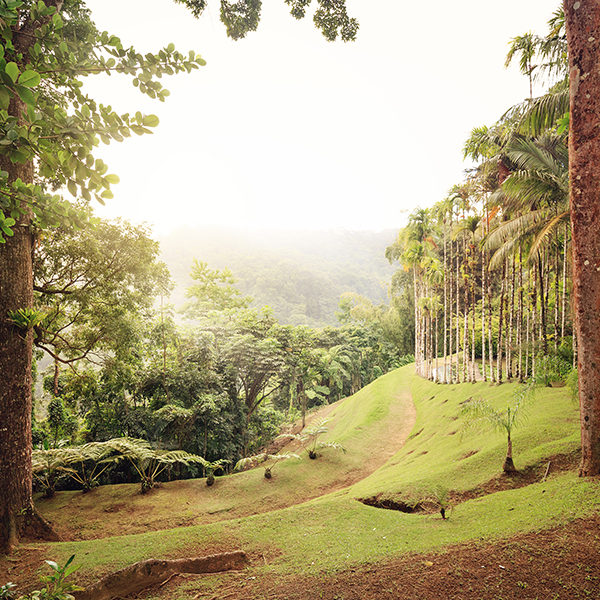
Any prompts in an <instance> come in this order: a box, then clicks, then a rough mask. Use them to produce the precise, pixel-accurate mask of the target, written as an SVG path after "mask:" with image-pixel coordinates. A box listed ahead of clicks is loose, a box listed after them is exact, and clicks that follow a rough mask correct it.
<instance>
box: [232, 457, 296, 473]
mask: <svg viewBox="0 0 600 600" xmlns="http://www.w3.org/2000/svg"><path fill="white" fill-rule="evenodd" d="M288 458H298V459H300V457H299V456H298V455H297V454H294V453H292V452H284V453H283V454H267V453H266V452H263V453H262V454H256V455H255V456H248V457H247V458H242V459H240V460H238V462H237V463H236V465H235V467H234V469H233V470H234V471H243V470H244V469H246V468H247V467H254V466H255V465H257V464H260V463H265V462H267V461H272V462H269V464H268V465H263V467H264V469H265V477H266V478H267V479H271V477H273V474H272V472H271V471H272V469H273V467H274V466H275V465H276V464H277V463H278V462H280V461H282V460H287V459H288Z"/></svg>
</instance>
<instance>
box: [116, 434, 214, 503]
mask: <svg viewBox="0 0 600 600" xmlns="http://www.w3.org/2000/svg"><path fill="white" fill-rule="evenodd" d="M105 444H107V445H109V446H110V447H112V448H113V449H114V450H116V451H117V452H118V453H119V454H120V457H121V458H126V459H128V460H129V462H130V463H131V465H132V466H133V468H134V469H135V470H136V471H137V473H138V475H139V476H140V478H141V480H142V494H146V493H147V492H149V491H150V490H151V489H152V488H153V487H154V486H155V485H156V478H157V477H158V476H159V475H160V474H161V473H162V472H163V471H164V470H165V469H167V468H169V467H171V466H173V465H174V464H178V463H179V464H184V465H190V464H192V463H198V464H201V465H203V466H204V467H206V465H207V464H209V463H208V461H206V460H205V459H204V458H202V457H201V456H196V455H195V454H189V453H188V452H184V451H183V450H161V449H160V448H153V447H152V445H151V444H150V443H149V442H147V441H145V440H136V439H133V438H127V437H123V438H115V439H112V440H109V441H108V442H105Z"/></svg>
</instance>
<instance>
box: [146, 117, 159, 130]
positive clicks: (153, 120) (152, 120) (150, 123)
mask: <svg viewBox="0 0 600 600" xmlns="http://www.w3.org/2000/svg"><path fill="white" fill-rule="evenodd" d="M159 123H160V120H159V118H158V117H157V116H156V115H146V116H145V117H144V120H143V125H145V126H146V127H156V126H157V125H158V124H159Z"/></svg>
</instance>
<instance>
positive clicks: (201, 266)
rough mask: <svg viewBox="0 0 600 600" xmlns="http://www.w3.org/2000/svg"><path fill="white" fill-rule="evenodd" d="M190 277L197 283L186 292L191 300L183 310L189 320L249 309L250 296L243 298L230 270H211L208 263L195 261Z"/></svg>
mask: <svg viewBox="0 0 600 600" xmlns="http://www.w3.org/2000/svg"><path fill="white" fill-rule="evenodd" d="M190 277H191V278H192V279H193V280H194V281H195V282H196V283H194V284H193V285H191V286H190V287H189V288H188V289H187V290H186V293H185V295H186V297H187V298H191V300H190V302H188V303H187V304H186V305H185V306H184V307H183V309H182V312H183V313H184V314H185V315H186V317H188V318H192V319H198V318H203V317H206V316H208V315H209V314H210V313H214V312H222V311H226V310H227V311H235V310H240V309H244V308H248V306H249V304H250V303H251V302H252V298H250V297H249V296H241V292H240V290H238V289H237V288H236V287H235V284H236V283H237V279H236V278H235V277H234V276H233V274H232V272H231V271H230V270H229V269H223V270H219V269H210V268H209V267H208V263H205V262H202V261H199V260H197V259H194V262H193V264H192V272H191V273H190Z"/></svg>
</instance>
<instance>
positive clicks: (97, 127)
mask: <svg viewBox="0 0 600 600" xmlns="http://www.w3.org/2000/svg"><path fill="white" fill-rule="evenodd" d="M0 8H1V9H2V15H1V16H2V20H1V21H0V36H1V38H2V41H1V44H0V307H2V309H1V310H2V314H1V315H0V372H2V374H3V385H2V388H1V390H0V412H1V413H2V414H3V415H10V422H5V425H4V426H3V427H2V428H1V429H0V488H1V489H2V490H3V493H2V496H1V499H0V552H4V551H12V550H13V549H14V548H15V546H16V544H17V543H18V540H19V538H20V537H21V536H22V535H23V534H24V533H26V529H27V528H29V529H31V530H36V529H37V530H40V529H43V530H44V531H46V532H47V531H48V528H47V525H46V524H45V523H44V522H43V520H42V519H41V518H40V517H39V516H38V515H37V513H36V512H35V509H34V506H33V503H32V500H31V491H32V484H31V482H32V472H31V386H32V376H31V370H32V343H33V337H34V332H33V327H34V325H35V324H36V323H35V321H36V320H37V321H38V322H39V318H38V316H37V315H35V312H34V311H33V275H32V255H33V251H34V248H35V246H36V245H37V241H38V239H39V232H41V231H43V230H44V229H47V228H48V227H51V226H59V225H64V226H74V227H81V226H83V224H84V223H85V222H86V220H88V214H87V211H86V210H85V204H86V203H88V202H90V201H91V200H92V199H93V198H95V199H96V200H97V201H99V202H101V203H103V202H104V200H105V199H108V198H111V197H112V193H111V191H110V186H111V185H112V184H114V183H117V182H118V177H116V176H115V175H111V174H108V173H107V170H108V168H107V166H106V165H105V164H104V163H103V161H102V160H100V159H97V160H96V159H95V158H94V155H93V149H94V147H95V146H97V145H98V144H99V142H100V141H102V142H104V143H110V141H112V140H116V141H121V140H123V139H124V138H125V137H129V136H130V135H131V134H132V133H135V134H138V135H142V134H144V133H150V132H151V131H150V129H149V128H150V127H154V126H156V125H157V124H158V119H157V118H156V117H154V116H151V115H150V116H144V115H142V114H141V113H139V112H138V113H136V114H135V115H130V114H124V115H119V114H117V113H115V112H114V111H113V110H112V109H111V108H110V107H108V106H104V105H102V104H98V103H96V102H95V101H94V100H93V99H91V98H89V97H88V96H86V95H85V94H84V93H83V92H82V89H81V82H80V77H83V76H87V75H90V74H96V73H112V72H117V73H122V74H127V75H131V76H132V77H133V82H134V84H135V85H137V87H138V88H139V90H140V91H141V92H143V93H145V94H147V95H149V96H150V97H152V98H158V99H159V100H164V99H165V97H166V96H167V95H168V92H167V90H165V89H164V88H163V86H162V85H161V83H160V81H159V77H161V76H162V75H163V74H171V73H177V72H181V71H188V72H190V71H192V70H193V69H196V68H198V66H200V65H203V64H204V61H203V60H202V58H200V57H199V56H196V54H195V53H193V52H191V53H190V54H189V56H183V55H182V54H180V53H178V52H176V51H175V48H174V47H173V46H172V45H169V46H168V47H167V48H165V49H163V50H161V51H160V52H159V53H158V54H156V55H152V54H147V55H146V56H142V55H140V54H138V53H136V52H135V50H134V49H133V48H130V49H125V48H124V47H123V45H122V43H121V41H120V40H119V39H118V38H117V37H115V36H110V35H109V34H108V33H106V32H104V33H99V32H97V31H96V30H95V28H94V27H93V25H92V24H91V23H90V21H89V17H88V15H87V14H86V13H85V11H83V12H82V11H81V6H80V2H78V1H77V0H72V1H71V2H67V3H65V5H64V6H63V2H62V1H61V0H45V1H41V2H38V3H32V2H29V1H27V2H23V1H21V0H3V2H2V4H1V6H0ZM61 9H62V10H63V11H71V12H70V13H69V14H70V15H73V16H74V17H75V18H74V19H69V20H68V22H67V25H64V24H63V20H62V18H61V16H60V14H59V11H60V10H61ZM73 28H76V29H77V34H76V35H75V33H74V32H73ZM63 186H64V187H66V188H67V189H68V191H69V193H70V194H71V195H73V196H76V197H77V196H78V197H80V198H81V199H82V201H83V203H84V204H83V207H82V206H78V205H75V204H71V203H70V202H69V201H67V200H64V199H63V198H62V197H61V196H60V195H58V194H52V193H48V191H47V190H49V189H58V188H62V187H63ZM15 314H17V315H20V316H21V317H23V316H26V317H27V318H28V322H27V323H23V320H22V319H21V321H17V322H15V320H14V319H13V318H11V316H13V315H15ZM29 317H31V318H29Z"/></svg>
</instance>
